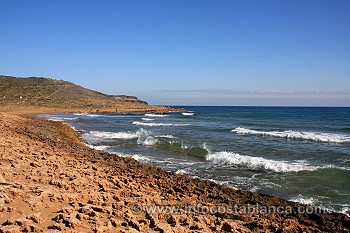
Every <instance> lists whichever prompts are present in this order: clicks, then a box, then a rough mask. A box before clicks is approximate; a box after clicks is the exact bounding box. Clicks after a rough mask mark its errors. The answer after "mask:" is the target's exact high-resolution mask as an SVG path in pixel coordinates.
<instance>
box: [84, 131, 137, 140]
mask: <svg viewBox="0 0 350 233" xmlns="http://www.w3.org/2000/svg"><path fill="white" fill-rule="evenodd" d="M89 135H91V136H93V137H98V138H108V139H134V138H138V132H136V133H132V132H117V133H113V132H102V131H91V132H90V133H89Z"/></svg>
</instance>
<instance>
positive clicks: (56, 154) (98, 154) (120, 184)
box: [0, 112, 350, 232]
mask: <svg viewBox="0 0 350 233" xmlns="http://www.w3.org/2000/svg"><path fill="white" fill-rule="evenodd" d="M27 113H28V112H27ZM135 203H140V205H135ZM257 204H258V205H261V206H284V207H287V206H290V207H291V208H293V210H296V209H297V208H298V207H299V208H300V207H305V206H303V205H302V204H300V203H294V202H289V201H285V200H283V199H281V198H278V197H273V196H268V195H264V194H259V193H253V192H248V191H240V190H234V189H231V188H228V187H226V186H225V185H218V184H216V183H213V182H210V181H204V180H199V179H193V178H190V177H188V176H185V175H179V174H175V173H172V172H167V171H165V170H162V169H160V168H157V167H154V166H149V165H144V164H142V163H140V162H138V161H136V160H133V159H131V158H122V157H118V156H117V155H113V154H109V153H105V152H103V151H97V150H94V149H91V148H89V147H87V146H85V145H84V143H82V141H81V140H80V138H79V135H78V134H77V133H76V132H75V131H74V130H72V129H71V128H70V127H68V126H66V125H64V124H62V123H60V122H51V121H47V120H43V119H36V118H30V117H19V116H14V115H9V114H4V113H0V232H60V231H61V232H350V220H349V218H348V217H347V216H346V215H343V214H337V213H322V214H304V213H297V212H294V213H256V212H254V213H236V212H226V213H225V212H224V211H221V212H211V213H207V212H208V211H206V209H205V208H203V207H202V209H196V210H197V211H192V213H183V212H182V213H178V212H171V211H166V212H163V213H161V212H160V211H158V212H152V211H151V210H150V209H146V207H147V206H158V207H159V206H163V207H164V206H173V207H177V208H179V209H181V210H186V208H187V207H189V206H196V207H198V206H200V205H201V206H206V207H213V206H217V207H221V208H226V209H228V207H230V206H233V205H238V206H248V205H251V206H255V205H257ZM138 207H142V208H141V209H140V210H139V208H138Z"/></svg>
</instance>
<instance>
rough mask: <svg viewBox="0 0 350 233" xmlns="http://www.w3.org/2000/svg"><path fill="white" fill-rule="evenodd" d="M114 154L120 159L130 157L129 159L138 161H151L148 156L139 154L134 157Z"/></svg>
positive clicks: (118, 153)
mask: <svg viewBox="0 0 350 233" xmlns="http://www.w3.org/2000/svg"><path fill="white" fill-rule="evenodd" d="M114 154H116V155H118V156H120V157H129V158H133V159H135V160H137V161H148V160H150V159H149V158H147V157H146V156H143V155H139V154H134V155H131V154H125V153H121V152H114Z"/></svg>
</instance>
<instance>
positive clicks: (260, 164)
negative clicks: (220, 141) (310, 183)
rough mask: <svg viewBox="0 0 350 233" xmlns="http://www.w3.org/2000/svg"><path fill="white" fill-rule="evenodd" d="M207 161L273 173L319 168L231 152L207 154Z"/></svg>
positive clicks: (303, 163)
mask: <svg viewBox="0 0 350 233" xmlns="http://www.w3.org/2000/svg"><path fill="white" fill-rule="evenodd" d="M206 160H207V161H210V162H212V163H214V164H234V165H243V166H247V167H248V168H251V169H256V170H271V171H274V172H300V171H314V170H317V169H318V168H321V167H316V166H311V165H309V164H308V163H307V162H306V161H304V162H302V161H299V162H293V163H291V162H286V161H276V160H271V159H264V158H262V157H251V156H245V155H240V154H237V153H232V152H226V151H224V152H217V153H214V154H208V155H207V157H206Z"/></svg>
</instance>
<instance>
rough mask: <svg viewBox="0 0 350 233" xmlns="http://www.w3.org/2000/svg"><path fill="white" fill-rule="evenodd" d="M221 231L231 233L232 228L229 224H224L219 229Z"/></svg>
mask: <svg viewBox="0 0 350 233" xmlns="http://www.w3.org/2000/svg"><path fill="white" fill-rule="evenodd" d="M221 230H223V231H226V232H232V231H233V228H232V226H231V225H230V224H229V223H227V222H224V224H223V225H222V227H221Z"/></svg>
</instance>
